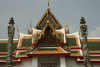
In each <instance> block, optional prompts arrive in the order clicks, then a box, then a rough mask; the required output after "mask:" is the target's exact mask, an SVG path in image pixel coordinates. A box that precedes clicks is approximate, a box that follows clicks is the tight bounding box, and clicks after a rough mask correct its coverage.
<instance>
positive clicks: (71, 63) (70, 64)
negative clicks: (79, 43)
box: [66, 58, 100, 67]
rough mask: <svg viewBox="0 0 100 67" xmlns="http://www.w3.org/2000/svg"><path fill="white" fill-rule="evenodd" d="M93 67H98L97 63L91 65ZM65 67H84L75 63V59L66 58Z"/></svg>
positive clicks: (99, 65) (99, 66)
mask: <svg viewBox="0 0 100 67" xmlns="http://www.w3.org/2000/svg"><path fill="white" fill-rule="evenodd" d="M92 64H93V66H94V67H100V64H99V63H92ZM66 67H85V66H84V65H83V63H76V59H75V58H66Z"/></svg>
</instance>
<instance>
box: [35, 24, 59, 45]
mask: <svg viewBox="0 0 100 67" xmlns="http://www.w3.org/2000/svg"><path fill="white" fill-rule="evenodd" d="M45 27H46V26H45ZM44 30H45V31H44V33H43V36H42V37H41V38H40V39H39V41H38V43H37V44H38V46H47V47H51V46H52V47H53V46H54V47H57V46H60V43H59V41H58V40H57V38H56V36H55V34H54V33H53V32H54V31H53V30H52V28H51V26H49V25H48V26H47V27H46V29H44Z"/></svg>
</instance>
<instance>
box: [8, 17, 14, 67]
mask: <svg viewBox="0 0 100 67" xmlns="http://www.w3.org/2000/svg"><path fill="white" fill-rule="evenodd" d="M9 24H10V26H8V45H7V51H8V52H7V58H6V67H13V61H12V59H13V56H12V52H13V51H12V46H13V37H14V31H15V28H14V24H15V23H14V20H13V18H11V19H10V22H9Z"/></svg>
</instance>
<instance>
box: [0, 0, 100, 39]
mask: <svg viewBox="0 0 100 67" xmlns="http://www.w3.org/2000/svg"><path fill="white" fill-rule="evenodd" d="M49 6H50V10H51V11H52V13H53V14H54V15H55V17H56V18H57V19H58V21H59V22H60V23H61V25H62V26H65V24H66V21H67V22H68V26H67V28H68V27H69V30H70V33H74V32H76V31H78V30H79V28H80V27H79V25H80V19H81V17H82V16H83V17H84V18H85V20H86V25H88V37H100V0H49ZM47 7H48V0H0V39H7V38H8V34H7V33H8V31H7V26H8V25H9V24H8V23H9V20H10V18H11V17H13V18H14V22H15V25H14V26H15V35H14V38H15V39H17V38H18V32H17V26H18V25H19V31H20V32H21V33H24V34H27V33H28V32H27V29H28V28H29V29H30V30H31V27H30V25H29V23H30V21H32V23H31V24H32V26H33V27H35V26H36V24H37V23H38V22H39V20H40V19H41V17H42V16H43V14H44V13H45V12H46V10H47ZM67 28H66V29H67Z"/></svg>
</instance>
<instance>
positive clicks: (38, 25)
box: [35, 9, 62, 30]
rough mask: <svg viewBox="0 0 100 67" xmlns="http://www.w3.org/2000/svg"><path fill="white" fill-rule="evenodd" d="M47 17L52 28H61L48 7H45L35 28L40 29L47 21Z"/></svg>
mask: <svg viewBox="0 0 100 67" xmlns="http://www.w3.org/2000/svg"><path fill="white" fill-rule="evenodd" d="M47 19H49V20H50V23H51V24H52V25H53V27H54V29H61V28H62V25H61V24H60V23H59V21H58V20H57V19H56V17H55V16H54V14H53V13H52V12H51V10H50V9H47V10H46V12H45V13H44V15H43V16H42V18H41V19H40V21H39V22H38V24H37V25H36V26H35V28H36V29H39V30H42V29H43V27H44V26H45V24H46V23H47V22H46V21H47Z"/></svg>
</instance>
